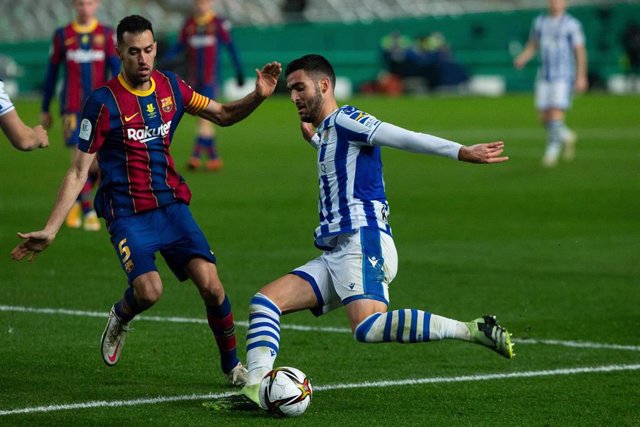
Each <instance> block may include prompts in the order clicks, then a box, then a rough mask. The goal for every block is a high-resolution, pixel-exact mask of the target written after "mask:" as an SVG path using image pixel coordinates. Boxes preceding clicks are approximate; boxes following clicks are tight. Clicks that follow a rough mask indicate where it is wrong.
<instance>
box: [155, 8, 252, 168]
mask: <svg viewBox="0 0 640 427" xmlns="http://www.w3.org/2000/svg"><path fill="white" fill-rule="evenodd" d="M213 4H214V0H194V2H193V8H194V12H193V15H192V16H190V17H189V18H187V20H186V22H185V23H184V25H183V27H182V29H181V30H180V36H179V39H178V43H177V44H176V45H175V46H173V48H172V49H171V50H170V51H169V53H168V54H167V55H166V56H165V58H164V60H165V61H171V60H172V59H173V58H175V56H176V55H178V54H179V53H181V52H183V51H185V50H186V53H187V79H186V80H187V82H188V83H189V84H190V85H191V87H192V88H193V89H194V90H196V91H197V92H199V93H201V94H203V95H205V96H208V97H210V98H212V99H216V98H217V97H218V91H219V86H220V50H219V46H220V45H224V46H225V47H226V48H227V50H228V51H229V55H230V56H231V60H232V62H233V66H234V68H235V72H236V81H237V83H238V85H239V86H242V85H244V74H243V72H242V66H241V64H240V58H239V56H238V51H237V49H236V46H235V43H234V42H233V39H232V37H231V23H230V21H228V20H227V19H225V18H224V17H222V16H220V15H217V14H216V13H215V11H214V8H213ZM203 152H204V155H205V157H206V158H207V159H208V160H207V162H206V164H205V167H206V168H207V170H212V171H217V170H220V169H222V158H221V157H220V156H219V154H218V150H217V146H216V132H215V128H214V126H213V124H212V123H211V122H209V121H207V120H205V119H202V118H199V119H198V132H197V135H196V141H195V145H194V147H193V152H192V153H191V158H190V159H189V163H188V167H189V169H198V168H199V167H200V165H201V162H200V158H201V156H202V155H203Z"/></svg>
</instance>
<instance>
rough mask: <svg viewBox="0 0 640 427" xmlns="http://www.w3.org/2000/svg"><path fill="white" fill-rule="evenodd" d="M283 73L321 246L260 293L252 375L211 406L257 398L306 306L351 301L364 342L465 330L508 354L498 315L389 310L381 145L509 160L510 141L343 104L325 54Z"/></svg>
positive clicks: (451, 335) (318, 310)
mask: <svg viewBox="0 0 640 427" xmlns="http://www.w3.org/2000/svg"><path fill="white" fill-rule="evenodd" d="M286 76H287V88H288V89H289V91H290V92H291V100H292V101H293V102H294V103H295V105H296V107H297V109H298V114H299V116H300V118H301V120H302V132H303V135H304V136H305V138H306V139H307V140H308V141H309V143H310V144H311V145H312V146H313V148H315V149H316V150H317V153H318V154H317V159H318V163H317V167H318V177H319V187H320V198H319V214H320V225H319V227H318V228H316V230H315V245H316V246H317V247H318V248H319V249H321V250H323V251H324V252H323V253H322V255H320V256H319V257H317V258H316V259H313V260H311V261H309V262H308V263H306V264H305V265H302V266H300V267H298V268H295V269H294V270H293V271H292V272H291V273H289V274H286V275H285V276H282V277H280V278H279V279H276V280H275V281H273V282H271V283H269V284H267V285H266V286H264V287H263V288H262V289H260V291H259V292H258V293H256V294H255V295H254V296H253V298H252V299H251V302H250V307H249V329H248V331H247V341H246V343H247V362H248V365H247V368H248V369H249V377H248V380H247V385H246V386H245V387H244V388H243V391H242V394H241V395H236V396H234V397H233V398H227V400H226V402H227V404H226V406H225V404H224V403H222V404H220V405H215V404H214V408H215V407H216V406H219V407H220V408H223V407H228V406H230V407H232V408H236V409H246V408H247V406H248V407H251V406H252V405H253V407H255V403H258V401H259V399H258V391H259V384H260V381H261V380H262V378H263V376H264V375H265V374H266V373H267V372H269V371H270V370H271V369H272V367H273V365H274V362H275V359H276V356H277V355H278V350H279V345H280V318H281V316H282V315H284V314H287V313H291V312H295V311H299V310H304V309H309V310H311V311H312V312H313V313H314V314H315V315H317V316H319V315H321V314H324V313H327V312H329V311H330V310H332V309H334V308H337V307H340V306H345V307H346V311H347V316H348V318H349V322H350V324H351V329H352V331H353V335H354V338H355V339H356V340H357V341H359V342H363V343H381V342H400V343H417V342H424V341H436V340H442V339H459V340H465V341H470V342H475V343H478V344H482V345H485V346H487V347H489V348H491V349H493V350H495V351H496V352H498V353H499V354H500V355H502V356H504V357H506V358H511V357H512V356H513V348H512V344H511V339H510V335H509V333H508V332H507V331H506V330H505V329H504V328H503V327H501V326H500V325H499V324H498V321H497V320H496V319H495V317H493V316H484V317H480V318H478V319H476V320H473V321H471V322H459V321H457V320H453V319H448V318H445V317H442V316H439V315H436V314H432V313H429V312H426V311H423V310H419V309H415V308H408V309H399V310H393V311H388V305H389V284H390V283H391V281H392V280H393V278H394V277H395V275H396V271H397V266H398V259H397V254H396V248H395V246H394V242H393V238H392V236H391V228H390V226H389V223H388V215H389V205H388V203H387V199H386V196H385V188H384V180H383V176H382V162H381V158H380V154H381V147H383V146H387V147H393V148H398V149H401V150H407V151H412V152H416V153H424V154H434V155H439V156H443V157H449V158H451V159H456V160H462V161H466V162H472V163H499V162H504V161H506V160H508V157H501V154H502V151H503V148H504V144H503V143H502V142H492V143H489V144H478V145H473V146H470V147H465V146H463V145H460V144H458V143H455V142H452V141H447V140H445V139H442V138H438V137H435V136H431V135H427V134H422V133H417V132H411V131H409V130H405V129H402V128H400V127H397V126H394V125H392V124H389V123H384V122H382V121H380V120H377V119H376V118H375V117H373V116H371V115H369V114H367V113H365V112H364V111H361V110H359V109H358V108H356V107H353V106H349V105H347V106H343V107H340V108H339V107H338V105H337V102H336V100H335V97H334V93H333V90H334V87H335V74H334V71H333V68H332V66H331V64H330V63H329V62H328V61H327V60H326V59H325V58H324V57H322V56H320V55H306V56H303V57H301V58H299V59H296V60H294V61H292V62H291V63H289V65H288V66H287V68H286ZM248 399H250V400H251V401H252V402H253V403H251V402H249V401H248Z"/></svg>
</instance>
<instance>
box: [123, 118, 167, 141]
mask: <svg viewBox="0 0 640 427" xmlns="http://www.w3.org/2000/svg"><path fill="white" fill-rule="evenodd" d="M169 129H171V121H168V122H167V123H165V124H163V125H161V126H158V127H157V128H153V129H152V128H149V127H148V126H145V127H144V129H127V139H129V140H131V141H138V142H149V141H152V140H154V139H156V138H164V137H165V136H167V135H169Z"/></svg>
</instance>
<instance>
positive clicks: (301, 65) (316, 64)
mask: <svg viewBox="0 0 640 427" xmlns="http://www.w3.org/2000/svg"><path fill="white" fill-rule="evenodd" d="M298 70H304V71H305V72H306V73H308V74H314V73H315V74H321V75H323V76H326V77H328V78H329V80H331V86H333V87H334V88H335V87H336V73H335V72H334V71H333V67H332V66H331V63H330V62H329V61H328V60H327V58H325V57H324V56H322V55H316V54H309V55H305V56H302V57H300V58H297V59H294V60H293V61H291V62H289V64H287V68H285V70H284V75H285V77H287V76H288V75H289V74H291V73H293V72H294V71H298Z"/></svg>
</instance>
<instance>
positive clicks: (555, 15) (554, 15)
mask: <svg viewBox="0 0 640 427" xmlns="http://www.w3.org/2000/svg"><path fill="white" fill-rule="evenodd" d="M562 15H564V10H562V9H560V10H550V11H549V16H550V17H552V18H558V17H560V16H562Z"/></svg>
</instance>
